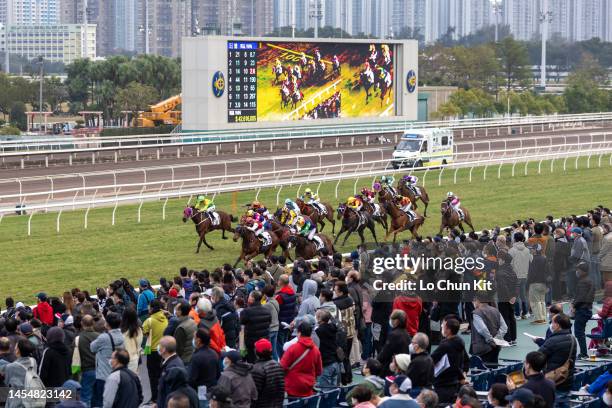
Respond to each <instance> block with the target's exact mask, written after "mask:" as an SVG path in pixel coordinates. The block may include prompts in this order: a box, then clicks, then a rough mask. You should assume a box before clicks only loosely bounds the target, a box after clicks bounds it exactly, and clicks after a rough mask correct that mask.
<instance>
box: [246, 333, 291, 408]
mask: <svg viewBox="0 0 612 408" xmlns="http://www.w3.org/2000/svg"><path fill="white" fill-rule="evenodd" d="M255 354H256V356H257V362H256V363H255V365H254V366H253V370H252V372H251V374H252V376H253V381H254V382H255V387H256V388H257V401H255V403H254V404H253V407H255V408H281V407H282V406H283V400H284V398H285V372H284V371H283V368H282V367H281V366H280V364H278V363H277V362H276V361H274V360H273V359H272V343H271V342H270V341H269V340H267V339H259V340H257V341H256V342H255Z"/></svg>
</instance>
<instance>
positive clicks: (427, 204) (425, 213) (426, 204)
mask: <svg viewBox="0 0 612 408" xmlns="http://www.w3.org/2000/svg"><path fill="white" fill-rule="evenodd" d="M422 200H423V199H421V201H422ZM423 204H425V212H424V213H423V217H427V207H429V201H428V202H425V201H423Z"/></svg>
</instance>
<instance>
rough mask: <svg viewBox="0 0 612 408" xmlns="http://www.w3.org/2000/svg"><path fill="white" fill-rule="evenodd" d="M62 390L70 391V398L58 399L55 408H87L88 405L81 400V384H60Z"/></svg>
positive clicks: (72, 382)
mask: <svg viewBox="0 0 612 408" xmlns="http://www.w3.org/2000/svg"><path fill="white" fill-rule="evenodd" d="M62 389H64V390H68V391H70V393H71V394H70V395H69V396H70V398H66V399H60V402H59V403H58V404H57V405H56V406H55V408H87V407H88V405H87V404H86V403H85V402H83V401H82V400H81V384H79V383H78V382H76V381H74V380H68V381H66V382H65V383H64V384H62Z"/></svg>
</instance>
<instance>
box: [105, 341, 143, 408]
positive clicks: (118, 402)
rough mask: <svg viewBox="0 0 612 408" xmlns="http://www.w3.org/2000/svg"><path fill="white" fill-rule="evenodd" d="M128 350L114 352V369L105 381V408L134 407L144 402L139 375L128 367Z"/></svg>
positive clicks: (112, 357) (111, 363)
mask: <svg viewBox="0 0 612 408" xmlns="http://www.w3.org/2000/svg"><path fill="white" fill-rule="evenodd" d="M129 364H130V354H129V353H128V351H127V350H116V351H114V352H113V354H112V356H111V360H110V365H111V368H112V369H113V371H112V372H111V373H110V374H109V376H108V378H107V379H106V382H105V383H104V398H103V399H104V405H103V407H104V408H132V407H137V406H139V405H140V404H141V403H142V400H143V397H142V386H141V384H140V379H139V378H138V375H137V374H135V373H134V372H132V370H130V369H129V368H128V365H129Z"/></svg>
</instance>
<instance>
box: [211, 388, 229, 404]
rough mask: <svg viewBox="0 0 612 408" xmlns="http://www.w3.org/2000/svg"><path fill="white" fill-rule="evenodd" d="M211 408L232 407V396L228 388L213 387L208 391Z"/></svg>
mask: <svg viewBox="0 0 612 408" xmlns="http://www.w3.org/2000/svg"><path fill="white" fill-rule="evenodd" d="M210 407H211V408H232V398H231V394H230V392H229V391H228V390H226V389H223V388H221V387H214V388H213V389H212V391H211V392H210Z"/></svg>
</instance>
